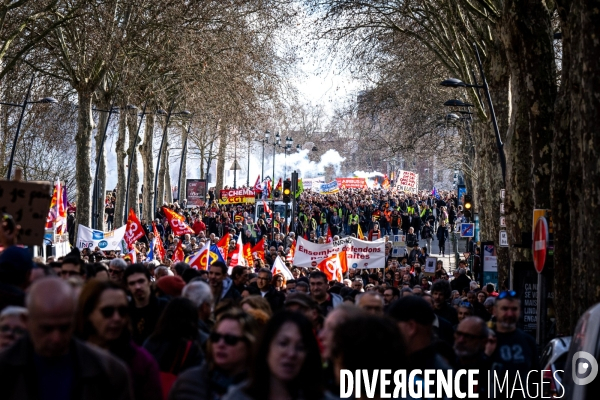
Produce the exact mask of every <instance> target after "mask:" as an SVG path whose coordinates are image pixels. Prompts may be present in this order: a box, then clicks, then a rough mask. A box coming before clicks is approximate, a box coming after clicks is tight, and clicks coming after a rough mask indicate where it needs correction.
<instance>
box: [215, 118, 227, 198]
mask: <svg viewBox="0 0 600 400" xmlns="http://www.w3.org/2000/svg"><path fill="white" fill-rule="evenodd" d="M226 151H227V125H226V124H219V151H218V153H217V184H216V186H215V190H216V192H215V193H219V190H221V189H223V181H224V178H225V153H226Z"/></svg>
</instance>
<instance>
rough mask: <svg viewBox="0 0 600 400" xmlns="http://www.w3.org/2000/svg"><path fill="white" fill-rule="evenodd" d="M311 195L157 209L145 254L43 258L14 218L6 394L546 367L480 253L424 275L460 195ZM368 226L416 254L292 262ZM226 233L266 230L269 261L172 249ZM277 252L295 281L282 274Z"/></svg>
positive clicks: (317, 393)
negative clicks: (306, 250) (208, 258)
mask: <svg viewBox="0 0 600 400" xmlns="http://www.w3.org/2000/svg"><path fill="white" fill-rule="evenodd" d="M298 205H299V206H298V213H297V215H295V216H293V218H291V223H290V224H286V221H285V220H284V219H283V218H282V216H278V215H276V214H275V215H272V216H271V215H269V214H268V210H264V211H265V213H261V215H259V216H256V221H255V216H254V215H253V214H254V208H253V207H252V206H251V205H246V206H245V205H241V206H237V205H236V206H228V207H225V206H218V205H217V204H215V203H214V202H213V203H209V205H208V206H207V207H205V208H197V209H185V208H182V207H179V206H178V205H177V204H172V205H168V207H170V208H171V209H172V210H173V211H175V212H178V213H180V214H181V215H182V216H183V217H184V218H185V220H186V221H187V223H188V224H189V225H190V226H191V227H192V229H193V230H194V234H193V235H192V234H186V235H184V236H183V237H176V236H174V235H173V232H172V231H171V228H170V226H169V225H168V224H165V220H164V219H165V216H164V215H163V214H162V211H161V210H157V213H156V215H155V221H154V224H155V225H156V227H157V231H158V235H159V236H161V239H162V242H163V243H164V245H165V247H166V256H165V258H164V259H160V258H157V257H156V256H154V257H153V259H152V260H147V259H146V258H147V256H148V252H149V250H152V249H149V248H148V246H153V245H154V243H155V242H156V241H154V240H153V231H154V229H153V228H152V226H150V225H147V221H143V224H144V225H145V229H146V233H147V234H146V236H145V237H144V238H142V239H140V240H139V242H138V243H136V248H137V252H136V254H137V256H136V258H137V262H132V259H131V258H132V257H131V256H130V255H126V256H122V255H119V254H117V253H115V252H107V253H104V252H102V251H100V249H94V251H83V252H81V253H80V252H79V250H77V249H73V251H72V252H71V253H70V254H68V255H67V256H65V257H63V258H60V259H53V258H49V259H46V260H44V259H40V258H35V259H32V257H31V255H30V253H29V251H28V250H27V249H24V248H21V247H19V246H17V245H16V233H15V232H14V231H13V232H11V231H9V230H8V229H6V226H5V225H3V226H2V227H1V229H0V239H1V244H2V246H3V248H4V250H3V251H2V253H0V376H2V377H3V382H4V383H3V385H2V386H3V388H2V393H3V396H2V397H3V398H6V399H75V398H81V399H131V398H133V399H157V400H158V399H167V398H168V399H210V400H214V399H225V400H238V399H244V400H245V399H255V400H262V399H335V398H338V396H339V395H340V371H341V370H344V369H349V370H352V371H354V370H357V369H362V370H368V371H373V370H379V369H391V370H399V369H404V370H407V371H416V370H421V371H424V370H426V369H437V370H452V369H462V368H466V369H475V370H479V371H480V372H481V374H480V377H482V379H481V380H480V381H479V385H478V386H477V388H476V391H477V392H478V393H479V394H480V397H479V398H487V396H488V387H489V384H490V382H487V381H486V379H487V378H485V377H486V376H487V375H486V374H487V371H492V370H493V371H497V372H498V373H504V372H505V371H507V372H508V373H509V375H510V376H511V377H512V376H515V375H516V374H517V373H520V374H521V375H523V374H526V373H527V371H529V370H531V369H539V368H537V363H538V357H537V350H536V346H535V342H534V340H533V338H531V337H530V336H529V335H527V334H525V333H524V332H523V331H521V330H520V329H518V328H517V321H518V319H519V313H520V307H519V304H520V300H519V298H518V296H517V294H516V293H515V292H513V291H506V290H504V291H500V292H498V291H497V290H496V287H495V286H494V285H493V284H488V285H483V286H481V285H480V284H479V283H478V282H477V280H474V279H473V278H475V277H476V275H477V271H476V270H475V265H473V268H470V267H469V266H468V264H467V263H466V262H465V261H461V262H460V264H459V265H458V267H457V268H456V269H455V270H454V271H446V270H445V268H444V266H443V263H442V262H441V260H440V262H439V263H438V265H437V267H436V272H435V273H434V274H426V273H424V272H423V271H424V262H425V258H426V257H427V254H428V251H430V248H431V247H430V241H431V240H432V239H433V238H434V237H435V238H437V240H438V241H439V244H440V246H439V248H440V254H443V251H444V250H443V249H444V247H443V242H444V241H445V239H446V238H447V236H448V233H449V232H450V231H451V230H452V229H453V227H454V225H455V224H456V223H457V221H459V220H460V218H461V210H460V207H459V205H458V202H457V199H456V198H455V197H454V196H453V195H451V194H448V193H442V195H441V198H439V199H438V198H435V197H433V196H431V195H429V194H426V193H422V194H419V195H414V194H408V193H396V192H393V191H384V190H364V191H362V190H355V191H353V190H343V191H341V192H340V193H338V194H334V195H327V196H324V195H320V194H316V193H312V192H310V191H306V192H304V193H302V195H301V196H300V199H299V202H298ZM271 224H273V225H271ZM358 226H360V229H359V228H358ZM271 231H273V232H274V235H273V236H271ZM360 232H364V236H365V238H369V240H375V239H377V238H380V237H386V236H388V235H393V234H397V233H398V232H401V233H403V234H405V235H406V237H407V239H406V243H407V251H406V253H405V254H404V255H402V256H401V257H392V252H391V243H389V242H388V243H386V260H385V265H386V267H385V268H379V269H370V270H369V269H360V270H358V269H350V270H349V271H348V273H347V274H346V276H345V277H344V280H343V281H341V282H337V281H329V280H328V279H327V275H326V274H325V273H323V272H322V271H320V270H318V269H316V268H309V269H305V268H300V267H297V266H295V265H294V264H293V260H289V259H288V260H286V257H287V256H288V253H289V251H290V249H291V248H292V245H293V243H294V242H295V240H296V237H297V236H299V235H301V236H303V237H306V238H308V239H309V240H312V241H314V242H323V241H325V240H327V238H326V236H327V235H328V234H331V235H333V236H343V235H355V236H359V235H360ZM440 232H442V234H441V235H440ZM224 235H230V237H231V240H230V242H231V243H232V244H233V243H235V242H236V241H237V239H238V237H240V238H241V240H242V242H244V243H245V242H247V241H249V242H251V243H252V244H253V245H255V244H256V243H258V242H259V241H260V240H261V239H263V238H264V239H265V252H264V259H263V258H262V257H261V256H259V255H258V256H256V258H255V259H254V265H251V266H245V265H232V264H233V263H232V260H231V257H226V259H225V260H224V261H225V262H222V261H216V262H213V263H212V264H211V265H210V267H209V268H207V269H206V270H198V269H194V268H190V265H189V264H187V263H185V262H172V261H171V260H170V257H171V256H172V255H173V252H174V251H175V249H176V248H177V247H178V244H181V247H182V248H183V249H184V251H185V253H186V254H187V255H191V254H193V253H194V252H195V251H197V250H198V249H199V248H200V247H202V246H203V244H204V243H206V242H207V241H208V240H210V241H211V242H212V243H216V242H218V241H219V240H220V238H222V237H223V236H224ZM420 238H422V239H423V240H425V241H426V242H427V243H428V245H427V246H422V247H421V246H419V239H420ZM180 242H181V243H180ZM153 253H154V254H156V252H153ZM277 257H281V259H282V260H285V263H286V265H287V267H288V268H289V270H290V271H291V273H292V278H293V279H290V278H289V277H288V278H287V279H286V277H285V276H284V275H283V274H279V273H275V274H274V273H273V272H272V266H273V264H274V262H275V260H276V259H277ZM511 382H512V381H511ZM414 384H415V385H419V382H414ZM462 384H463V383H461V385H462ZM464 384H466V383H464ZM378 385H379V384H378ZM363 394H364V392H363ZM523 396H524V397H526V394H525V393H523ZM500 397H502V396H500Z"/></svg>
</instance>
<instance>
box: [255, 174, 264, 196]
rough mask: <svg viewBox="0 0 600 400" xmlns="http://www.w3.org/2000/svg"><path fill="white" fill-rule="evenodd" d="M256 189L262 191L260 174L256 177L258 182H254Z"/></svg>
mask: <svg viewBox="0 0 600 400" xmlns="http://www.w3.org/2000/svg"><path fill="white" fill-rule="evenodd" d="M254 191H255V192H257V193H261V192H262V185H261V184H260V174H259V175H258V177H257V178H256V183H255V184H254Z"/></svg>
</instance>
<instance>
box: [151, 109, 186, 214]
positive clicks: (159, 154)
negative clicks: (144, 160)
mask: <svg viewBox="0 0 600 400" xmlns="http://www.w3.org/2000/svg"><path fill="white" fill-rule="evenodd" d="M174 102H175V100H171V105H170V106H169V112H168V113H166V114H167V119H166V120H165V128H164V129H163V135H162V139H161V141H160V147H159V149H158V158H157V159H156V173H155V174H154V202H153V210H152V212H153V213H155V212H156V198H157V193H156V190H157V187H158V170H159V169H160V158H161V156H162V150H163V147H164V146H165V140H166V139H167V131H168V128H169V121H170V120H171V115H183V116H186V117H187V116H190V115H192V113H191V112H189V111H185V110H184V111H180V112H178V113H174V112H173V103H174ZM156 113H157V114H160V115H165V111H164V110H158V111H157V112H156Z"/></svg>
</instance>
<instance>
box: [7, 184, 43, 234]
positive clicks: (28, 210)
mask: <svg viewBox="0 0 600 400" xmlns="http://www.w3.org/2000/svg"><path fill="white" fill-rule="evenodd" d="M51 191H52V185H51V184H50V182H42V183H34V182H21V181H2V182H1V183H0V214H1V213H6V214H8V215H10V216H11V217H12V220H13V222H14V224H15V225H20V226H21V230H20V231H19V237H18V239H17V242H18V243H19V244H23V245H27V246H36V245H37V246H41V245H42V244H43V243H44V235H45V233H46V218H47V217H48V210H49V209H50V200H51V198H52V194H51V193H52V192H51Z"/></svg>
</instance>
